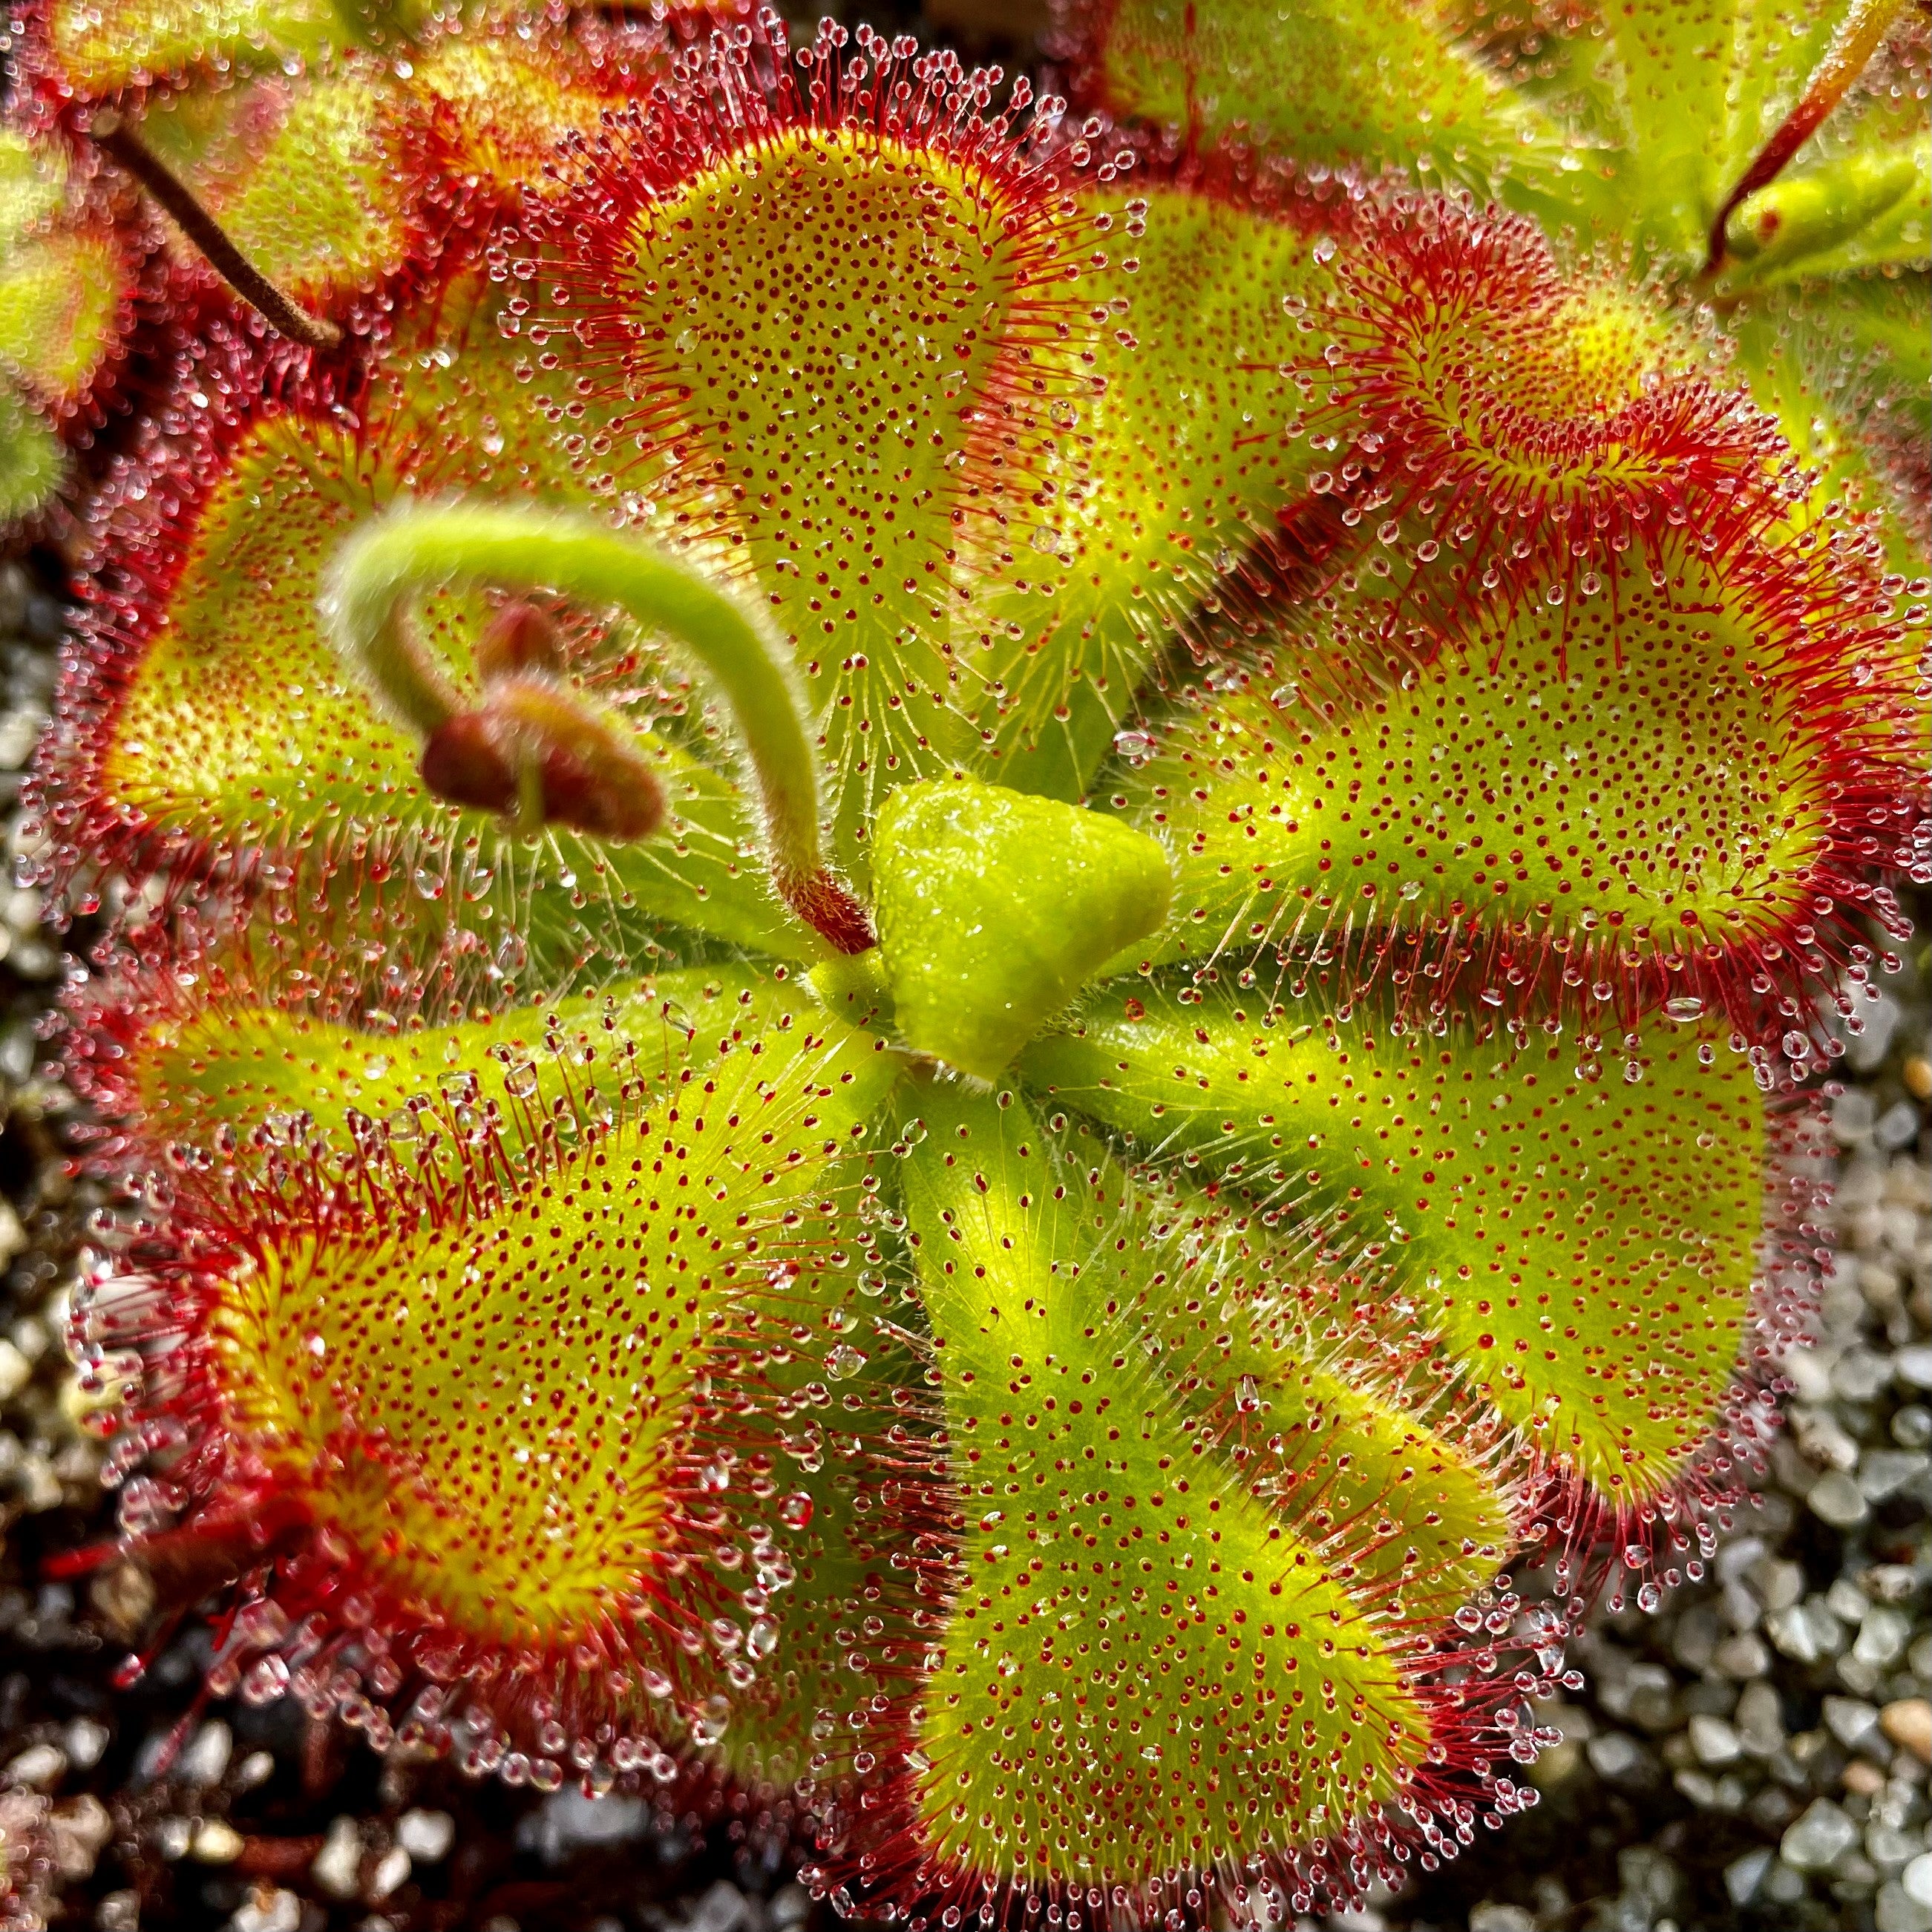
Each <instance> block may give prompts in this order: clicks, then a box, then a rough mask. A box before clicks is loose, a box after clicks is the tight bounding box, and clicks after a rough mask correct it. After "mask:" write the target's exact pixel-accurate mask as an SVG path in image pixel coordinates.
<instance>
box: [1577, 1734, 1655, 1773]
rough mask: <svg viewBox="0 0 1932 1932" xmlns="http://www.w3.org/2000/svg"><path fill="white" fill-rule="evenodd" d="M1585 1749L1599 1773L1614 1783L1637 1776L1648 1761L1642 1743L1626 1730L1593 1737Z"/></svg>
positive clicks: (1593, 1767)
mask: <svg viewBox="0 0 1932 1932" xmlns="http://www.w3.org/2000/svg"><path fill="white" fill-rule="evenodd" d="M1584 1751H1585V1753H1586V1755H1587V1756H1588V1757H1589V1760H1590V1764H1591V1768H1592V1769H1593V1770H1594V1771H1595V1772H1596V1774H1597V1775H1598V1777H1599V1778H1607V1779H1609V1780H1610V1782H1611V1783H1612V1784H1616V1783H1617V1782H1619V1781H1620V1780H1622V1779H1625V1778H1634V1777H1635V1776H1637V1775H1638V1774H1639V1773H1640V1772H1641V1771H1642V1770H1643V1769H1644V1767H1645V1765H1646V1752H1645V1751H1644V1748H1643V1745H1640V1744H1639V1743H1638V1742H1637V1740H1636V1739H1634V1737H1632V1736H1630V1734H1629V1733H1628V1732H1625V1731H1606V1732H1605V1733H1604V1734H1603V1736H1601V1737H1599V1738H1592V1739H1591V1740H1590V1742H1589V1744H1587V1745H1585V1746H1584Z"/></svg>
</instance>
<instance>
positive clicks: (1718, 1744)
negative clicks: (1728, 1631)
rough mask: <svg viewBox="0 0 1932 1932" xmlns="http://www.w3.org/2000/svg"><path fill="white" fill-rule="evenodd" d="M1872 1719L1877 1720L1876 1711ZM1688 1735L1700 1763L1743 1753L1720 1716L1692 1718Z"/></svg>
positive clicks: (1723, 1760) (1722, 1761)
mask: <svg viewBox="0 0 1932 1932" xmlns="http://www.w3.org/2000/svg"><path fill="white" fill-rule="evenodd" d="M1872 1721H1873V1723H1874V1724H1876V1722H1877V1721H1878V1713H1877V1712H1876V1711H1874V1712H1873V1713H1872ZM1690 1735H1691V1751H1692V1753H1693V1754H1694V1756H1695V1757H1696V1758H1697V1762H1698V1763H1700V1764H1707V1765H1721V1764H1734V1763H1736V1761H1737V1760H1738V1759H1739V1757H1742V1755H1743V1754H1744V1746H1743V1745H1742V1742H1739V1737H1738V1734H1737V1733H1736V1731H1735V1730H1733V1729H1732V1728H1731V1727H1730V1725H1729V1724H1726V1723H1725V1722H1724V1719H1723V1718H1707V1717H1697V1718H1692V1719H1691V1724H1690Z"/></svg>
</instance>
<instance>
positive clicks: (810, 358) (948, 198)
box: [601, 129, 1033, 881]
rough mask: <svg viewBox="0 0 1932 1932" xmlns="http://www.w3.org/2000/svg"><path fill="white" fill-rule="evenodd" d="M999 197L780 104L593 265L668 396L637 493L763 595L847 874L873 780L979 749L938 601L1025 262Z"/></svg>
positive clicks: (860, 848) (955, 553)
mask: <svg viewBox="0 0 1932 1932" xmlns="http://www.w3.org/2000/svg"><path fill="white" fill-rule="evenodd" d="M1008 214H1009V205H1008V203H1007V200H1006V199H1005V196H1004V190H1003V186H1002V184H1001V183H1000V182H998V181H997V180H995V179H994V178H990V177H989V176H988V175H984V174H982V173H980V172H977V171H973V172H969V171H967V170H965V169H959V168H957V167H956V166H953V164H952V163H950V161H948V160H945V159H944V157H941V156H939V155H937V154H933V155H921V154H917V153H916V152H915V151H912V150H910V149H905V148H900V147H898V145H896V144H895V143H893V142H886V143H884V144H883V145H880V143H877V142H874V140H873V139H871V137H870V136H866V137H865V138H860V137H859V136H856V135H855V134H853V133H848V132H826V131H821V130H805V129H799V130H786V131H784V132H782V133H777V134H774V135H773V136H771V137H770V138H769V139H767V140H766V141H764V142H761V143H760V144H759V145H757V146H754V147H752V148H747V149H745V150H744V151H741V152H739V154H736V155H735V156H734V157H733V159H732V160H731V161H730V163H728V164H727V165H726V166H721V167H718V168H715V169H710V170H708V171H707V172H703V173H702V174H700V175H698V176H697V178H695V179H694V180H692V181H689V182H688V183H687V184H684V185H682V186H681V187H678V188H677V189H676V190H673V191H671V192H669V193H664V194H663V195H661V196H653V197H652V198H651V199H649V200H647V201H646V202H643V204H642V205H640V207H639V208H638V209H637V213H636V214H635V216H634V218H633V219H632V220H631V223H630V224H629V226H628V227H627V228H626V229H625V231H624V233H622V236H620V237H619V238H616V247H617V255H616V260H614V261H613V262H611V263H607V264H603V265H601V273H603V274H605V275H608V276H610V278H611V279H612V280H613V281H614V282H615V284H616V285H617V286H618V287H619V288H620V289H621V290H622V291H623V293H624V300H623V302H622V310H623V314H624V317H625V323H626V325H627V327H628V330H629V332H630V333H629V335H628V338H627V339H628V340H629V341H632V342H634V343H636V344H640V345H641V347H640V349H639V350H637V351H634V352H633V357H632V360H633V366H634V377H633V380H634V383H636V385H637V388H638V389H639V391H640V393H642V394H644V395H655V396H656V397H657V398H660V399H661V400H662V401H668V400H669V399H670V398H673V397H675V398H676V399H677V401H678V420H679V437H680V439H681V441H680V445H679V452H678V458H677V460H676V462H675V463H673V465H672V466H671V467H670V469H669V470H668V471H667V474H666V475H665V478H664V481H663V482H662V483H661V485H660V486H659V488H658V491H657V492H656V496H655V500H656V505H657V515H658V519H659V520H660V521H661V523H664V524H665V525H666V526H673V522H674V523H675V524H676V525H677V526H685V527H688V529H690V530H691V532H693V533H694V535H697V539H698V546H699V547H698V550H697V555H698V556H699V558H700V559H701V560H709V561H710V562H713V563H715V565H716V566H717V567H718V569H719V571H721V574H727V575H732V576H736V577H737V578H739V580H741V581H744V580H748V581H749V582H750V583H751V584H752V585H754V586H755V588H756V589H757V592H758V593H759V594H760V595H761V596H763V597H766V598H769V600H770V607H771V610H772V616H773V619H774V620H775V622H776V624H777V626H778V629H779V631H781V634H784V636H785V637H787V640H788V641H789V642H790V644H791V646H792V648H793V651H794V652H795V653H796V658H797V661H798V663H799V668H800V670H801V672H802V675H803V677H804V679H805V686H806V691H807V694H808V703H809V706H810V709H811V711H812V712H813V713H814V715H815V717H816V718H817V721H818V728H819V730H820V734H821V736H822V742H823V745H824V748H825V757H826V764H827V766H828V768H829V770H830V772H832V781H831V784H829V787H828V790H829V793H831V795H832V797H833V798H834V799H835V800H836V801H837V805H836V816H835V839H836V843H835V850H836V853H837V856H838V861H839V862H840V864H841V866H842V867H844V868H845V869H846V870H847V871H848V872H849V873H850V874H851V876H852V877H853V878H854V879H855V880H860V881H862V880H863V879H864V877H865V871H866V868H867V866H868V864H869V857H870V855H869V852H868V850H867V849H866V848H865V844H864V827H865V825H866V823H867V822H868V820H870V818H871V816H872V814H873V813H874V811H875V810H876V809H877V805H878V802H879V801H880V799H882V798H883V796H884V794H885V793H886V790H888V789H889V787H891V786H892V785H893V784H901V783H904V782H905V781H907V780H909V779H912V778H919V777H921V776H925V775H938V774H939V773H941V772H946V771H948V770H951V769H956V768H958V767H960V766H963V765H965V764H967V763H970V762H971V760H972V759H973V758H974V756H975V754H976V753H977V750H978V738H977V733H975V732H974V730H973V729H972V727H971V719H970V715H969V713H968V712H967V711H965V709H962V706H961V703H960V701H959V696H958V693H957V690H956V686H957V684H958V682H959V679H958V673H957V671H956V666H955V664H954V661H953V653H952V652H951V649H950V642H949V637H948V631H947V625H948V617H949V613H948V604H949V603H950V601H951V599H952V598H953V596H954V595H955V594H956V593H955V592H954V590H953V583H954V582H955V580H956V577H957V575H958V574H959V565H960V564H961V562H962V558H961V556H960V554H959V552H960V539H959V535H958V533H957V532H956V529H955V522H956V519H958V520H962V521H963V520H964V513H965V510H966V508H967V506H968V503H969V502H970V501H971V498H972V496H974V494H976V493H977V491H976V490H975V488H974V484H973V483H972V482H971V481H969V480H968V479H967V478H965V475H964V474H963V472H962V461H963V460H964V458H965V449H964V446H965V445H966V444H968V443H970V442H971V441H972V440H973V431H972V428H971V422H972V421H973V420H977V414H978V413H979V412H980V410H982V409H983V408H985V407H986V406H987V404H988V402H989V396H990V395H991V394H992V392H994V390H995V389H996V388H997V387H998V386H999V383H1000V381H1001V379H1002V378H1003V377H1004V371H1005V370H1006V368H1007V367H1008V366H1010V359H1011V356H1012V353H1013V352H1012V350H1010V347H1009V346H1008V333H1009V330H1010V329H1011V327H1012V326H1013V309H1014V304H1015V302H1016V298H1017V296H1018V295H1019V292H1020V290H1022V289H1023V288H1024V287H1026V286H1027V284H1028V276H1029V272H1030V270H1031V269H1032V266H1033V265H1032V264H1031V262H1030V261H1029V260H1028V248H1027V245H1026V244H1027V241H1028V236H1027V233H1026V227H1025V223H1022V222H1019V221H1018V220H1009V219H1008V218H1007V217H1008ZM855 236H863V237H864V238H865V240H864V242H863V244H862V245H856V244H855V243H854V242H853V240H852V239H850V238H852V237H855ZM751 262H756V263H757V264H759V268H758V270H757V274H756V275H754V278H753V281H752V283H751V285H750V286H749V287H747V285H746V284H745V280H744V278H743V277H742V275H741V274H740V272H739V265H740V264H742V263H751ZM965 412H970V413H972V415H971V417H970V418H969V419H967V420H966V421H965V422H963V423H962V413H965ZM719 502H723V503H724V504H725V505H727V506H728V507H727V508H723V509H718V508H715V507H714V506H715V505H717V504H718V503H719ZM712 531H715V532H716V535H715V536H712V535H709V532H712Z"/></svg>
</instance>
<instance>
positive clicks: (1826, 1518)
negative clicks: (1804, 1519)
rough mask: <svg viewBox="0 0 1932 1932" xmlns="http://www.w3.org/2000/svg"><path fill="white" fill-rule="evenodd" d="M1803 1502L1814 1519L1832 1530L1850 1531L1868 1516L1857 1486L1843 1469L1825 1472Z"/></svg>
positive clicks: (1867, 1509)
mask: <svg viewBox="0 0 1932 1932" xmlns="http://www.w3.org/2000/svg"><path fill="white" fill-rule="evenodd" d="M1805 1506H1806V1507H1807V1508H1808V1509H1809V1510H1810V1511H1811V1514H1813V1515H1814V1516H1815V1517H1817V1518H1818V1520H1820V1522H1821V1523H1829V1524H1830V1525H1831V1526H1832V1528H1833V1529H1853V1528H1855V1526H1857V1525H1858V1524H1859V1523H1863V1522H1864V1520H1865V1518H1866V1517H1867V1516H1868V1515H1869V1514H1870V1508H1869V1507H1868V1505H1867V1503H1866V1502H1865V1499H1864V1497H1863V1496H1861V1495H1860V1493H1858V1484H1856V1483H1855V1482H1853V1481H1852V1479H1851V1478H1850V1477H1849V1476H1848V1475H1846V1473H1845V1472H1844V1471H1843V1470H1842V1469H1828V1470H1826V1472H1825V1473H1824V1475H1822V1476H1820V1478H1818V1480H1817V1481H1816V1482H1815V1483H1814V1484H1812V1485H1811V1488H1810V1489H1809V1490H1808V1491H1807V1492H1806V1493H1805Z"/></svg>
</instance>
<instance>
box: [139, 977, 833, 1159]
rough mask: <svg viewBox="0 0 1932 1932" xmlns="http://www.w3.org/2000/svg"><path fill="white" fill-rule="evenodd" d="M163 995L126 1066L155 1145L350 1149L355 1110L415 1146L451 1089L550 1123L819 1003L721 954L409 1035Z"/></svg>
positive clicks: (269, 1008) (225, 1001) (670, 1074)
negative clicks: (184, 1003)
mask: <svg viewBox="0 0 1932 1932" xmlns="http://www.w3.org/2000/svg"><path fill="white" fill-rule="evenodd" d="M138 999H139V1004H138V1006H137V1008H136V1010H137V1011H138V1012H139V1013H141V1015H142V1018H143V1020H144V1022H145V1024H144V1025H142V1028H141V1031H139V1032H138V1033H137V1034H136V1036H135V1038H134V1040H133V1042H132V1043H131V1044H130V1048H129V1050H128V1054H127V1062H126V1064H125V1065H124V1067H121V1069H120V1070H119V1072H118V1078H120V1079H122V1080H124V1081H125V1082H127V1086H128V1089H129V1098H130V1101H131V1102H132V1104H133V1107H134V1109H135V1110H136V1114H137V1115H138V1118H139V1121H140V1123H141V1130H142V1135H143V1136H144V1137H145V1139H146V1140H147V1141H148V1143H149V1144H150V1145H154V1146H164V1145H170V1144H185V1145H187V1146H190V1147H192V1148H198V1149H204V1150H205V1149H207V1148H211V1147H212V1146H213V1145H214V1144H215V1142H216V1140H217V1136H218V1131H219V1130H220V1129H221V1128H222V1127H230V1128H233V1129H236V1130H239V1131H242V1132H244V1133H245V1132H247V1131H248V1130H251V1129H252V1128H254V1127H259V1126H261V1125H263V1124H270V1125H272V1127H274V1128H275V1130H276V1134H275V1138H276V1139H279V1140H284V1141H288V1142H293V1143H295V1144H297V1145H311V1144H313V1143H314V1142H316V1141H318V1140H319V1141H320V1142H323V1144H324V1145H327V1146H328V1147H329V1148H331V1149H332V1151H334V1152H335V1154H337V1155H338V1156H344V1157H347V1156H350V1155H352V1154H353V1153H354V1151H355V1150H356V1145H357V1136H356V1130H355V1124H356V1121H357V1120H358V1118H359V1119H360V1120H361V1121H362V1122H363V1123H364V1124H365V1132H366V1131H367V1129H368V1127H374V1126H377V1125H380V1127H383V1129H384V1130H386V1132H387V1133H388V1135H389V1138H390V1139H391V1141H392V1142H394V1143H395V1144H396V1145H399V1146H404V1147H407V1145H409V1144H410V1143H413V1142H415V1141H416V1140H417V1139H419V1138H420V1136H421V1128H420V1126H419V1124H418V1123H417V1122H416V1121H414V1120H413V1118H411V1117H412V1115H413V1114H416V1113H419V1112H425V1111H428V1110H430V1109H440V1108H441V1107H442V1106H443V1103H444V1102H445V1100H446V1099H447V1098H448V1097H450V1096H452V1095H460V1096H462V1097H463V1098H462V1101H461V1104H463V1105H466V1106H484V1105H487V1104H490V1103H494V1104H496V1106H498V1107H499V1108H500V1109H503V1110H504V1111H505V1112H506V1113H508V1114H512V1115H514V1114H517V1113H519V1112H521V1113H523V1114H526V1115H527V1116H528V1117H529V1118H530V1119H532V1120H533V1121H539V1122H541V1121H549V1120H550V1119H552V1118H553V1117H554V1115H555V1110H556V1103H557V1102H558V1101H559V1100H568V1101H569V1102H571V1103H572V1106H573V1108H574V1109H576V1110H577V1111H582V1110H583V1103H584V1102H585V1101H586V1097H587V1095H588V1094H589V1093H591V1092H593V1091H595V1090H597V1089H598V1088H605V1089H607V1090H609V1091H607V1092H606V1094H605V1098H606V1099H607V1100H612V1099H614V1098H615V1094H616V1088H618V1087H619V1086H621V1087H622V1088H625V1089H626V1090H627V1091H631V1092H632V1093H633V1094H637V1093H640V1092H641V1091H643V1089H644V1088H647V1087H649V1086H650V1085H654V1084H659V1083H661V1082H665V1081H668V1080H670V1079H673V1078H674V1077H675V1076H676V1072H677V1070H679V1069H680V1068H682V1067H688V1066H690V1065H691V1064H694V1060H695V1058H697V1057H698V1056H699V1055H701V1054H703V1053H704V1052H711V1053H720V1052H728V1051H730V1048H731V1047H732V1046H733V1043H737V1042H742V1041H743V1040H750V1039H757V1038H760V1037H763V1035H765V1034H767V1033H768V1032H770V1031H773V1030H778V1031H782V1030H784V1029H786V1028H790V1027H791V1026H793V1025H796V1024H797V1023H798V1022H799V1021H800V1019H802V1018H804V1017H808V1016H811V1015H813V1013H814V1008H813V1007H812V1005H811V1002H810V1001H809V1000H808V999H805V998H802V997H801V996H800V995H798V994H796V993H789V992H787V991H786V989H784V988H782V987H781V986H780V985H779V984H778V983H775V982H774V981H772V980H771V979H770V978H769V977H767V976H766V975H764V974H760V973H758V972H757V971H754V969H752V968H749V967H745V966H730V965H722V964H721V965H717V966H709V967H699V968H687V969H685V971H682V972H670V973H663V974H656V975H655V976H653V977H652V978H650V979H648V980H639V981H631V982H622V981H620V982H619V983H616V984H615V985H613V986H610V987H609V988H607V989H605V990H604V992H601V993H599V994H597V995H566V996H565V997H563V998H559V999H555V1000H550V1001H544V1003H542V1004H538V1005H529V1006H521V1007H511V1008H510V1009H508V1010H506V1011H505V1012H502V1013H498V1014H496V1015H494V1016H492V1017H490V1018H488V1019H472V1020H466V1021H463V1022H460V1024H458V1025H450V1026H440V1027H425V1028H422V1029H421V1030H419V1031H415V1032H410V1033H404V1034H388V1033H384V1032H380V1031H371V1030H368V1029H366V1028H354V1027H350V1026H347V1025H342V1024H341V1023H339V1022H330V1021H326V1020H323V1019H317V1018H316V1017H315V1016H314V1015H312V1014H311V1013H308V1012H305V1011H303V1010H301V1008H300V1007H299V1006H295V1007H284V1006H277V1005H272V1004H260V1003H257V1002H256V1001H249V1000H244V999H237V998H234V997H233V996H232V995H231V996H227V997H223V998H219V999H217V1000H215V1001H211V1002H208V1003H205V1004H198V1005H196V1006H195V1007H192V1008H190V1010H189V1011H188V1012H187V1013H186V1014H185V1015H184V1016H182V1017H181V1018H179V1019H162V1018H161V1017H160V1010H163V1008H162V1000H163V995H160V992H158V991H157V989H152V988H148V987H146V986H142V987H141V988H140V989H139V992H138ZM566 1111H567V1112H568V1111H570V1110H568V1109H567V1110H566ZM532 1144H534V1143H532Z"/></svg>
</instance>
